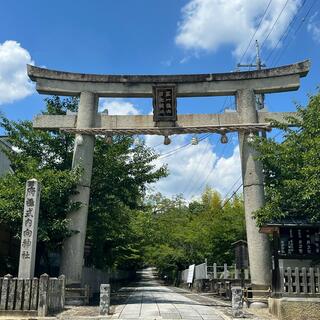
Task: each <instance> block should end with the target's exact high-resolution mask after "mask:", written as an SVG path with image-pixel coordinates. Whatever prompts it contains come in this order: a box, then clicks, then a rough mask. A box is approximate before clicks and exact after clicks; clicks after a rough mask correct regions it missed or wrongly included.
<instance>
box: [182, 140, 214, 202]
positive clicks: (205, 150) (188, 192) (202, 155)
mask: <svg viewBox="0 0 320 320" xmlns="http://www.w3.org/2000/svg"><path fill="white" fill-rule="evenodd" d="M208 138H209V137H208ZM208 138H207V139H208ZM207 139H206V140H207ZM210 145H211V144H210V141H209V143H208V144H207V145H206V147H205V149H204V150H203V152H202V154H201V156H200V160H199V161H198V163H197V165H196V168H195V169H194V171H193V174H192V176H191V179H190V183H189V184H186V186H185V188H184V189H183V191H182V194H188V196H189V194H190V192H191V191H192V184H193V180H194V178H195V175H196V174H197V171H198V169H199V167H200V164H201V163H202V160H203V157H204V155H205V154H206V152H207V150H208V148H209V146H210ZM189 189H190V190H189Z"/></svg>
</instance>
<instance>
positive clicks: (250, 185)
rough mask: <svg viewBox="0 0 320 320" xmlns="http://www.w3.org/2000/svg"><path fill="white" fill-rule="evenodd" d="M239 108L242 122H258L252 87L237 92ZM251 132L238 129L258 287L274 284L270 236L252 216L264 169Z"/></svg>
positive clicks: (260, 200) (261, 198)
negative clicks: (259, 160) (272, 280)
mask: <svg viewBox="0 0 320 320" xmlns="http://www.w3.org/2000/svg"><path fill="white" fill-rule="evenodd" d="M237 111H238V114H239V116H240V121H241V122H242V123H257V122H258V115H257V111H256V102H255V94H254V92H253V90H249V89H242V90H239V91H238V92H237ZM249 134H250V133H249V132H245V133H244V132H239V142H240V157H241V167H242V181H243V196H244V208H245V219H246V231H247V240H248V253H249V263H250V275H251V282H252V284H253V285H254V286H255V287H256V288H258V287H261V288H267V287H269V286H270V285H271V254H270V244H269V240H268V236H267V235H266V234H262V233H260V232H259V229H258V227H257V225H256V221H255V220H254V218H253V216H252V213H253V212H254V211H256V210H257V209H259V208H261V207H262V206H263V205H264V201H265V200H264V186H263V173H262V167H261V164H260V163H259V162H258V161H256V160H255V157H256V156H257V153H256V151H255V150H254V149H253V148H252V147H251V146H250V143H249V142H248V136H249Z"/></svg>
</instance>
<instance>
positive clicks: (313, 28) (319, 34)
mask: <svg viewBox="0 0 320 320" xmlns="http://www.w3.org/2000/svg"><path fill="white" fill-rule="evenodd" d="M317 16H318V12H316V13H315V14H314V15H313V16H312V17H311V18H310V22H309V23H308V26H307V29H308V31H309V32H310V33H311V35H312V38H313V40H314V41H316V42H320V22H319V21H315V19H316V17H317Z"/></svg>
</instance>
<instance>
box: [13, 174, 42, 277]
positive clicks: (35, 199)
mask: <svg viewBox="0 0 320 320" xmlns="http://www.w3.org/2000/svg"><path fill="white" fill-rule="evenodd" d="M39 205H40V184H39V182H38V181H37V180H36V179H31V180H28V181H27V184H26V192H25V201H24V210H23V219H22V234H21V246H20V260H19V271H18V277H19V278H30V279H32V278H33V276H34V266H35V260H36V248H37V233H38V217H39Z"/></svg>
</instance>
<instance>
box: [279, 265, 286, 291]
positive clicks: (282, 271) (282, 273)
mask: <svg viewBox="0 0 320 320" xmlns="http://www.w3.org/2000/svg"><path fill="white" fill-rule="evenodd" d="M279 275H280V279H279V280H280V281H279V292H280V294H282V293H284V292H285V291H284V289H285V284H284V270H283V267H280V268H279Z"/></svg>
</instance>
